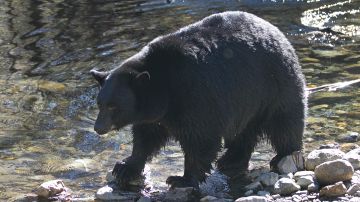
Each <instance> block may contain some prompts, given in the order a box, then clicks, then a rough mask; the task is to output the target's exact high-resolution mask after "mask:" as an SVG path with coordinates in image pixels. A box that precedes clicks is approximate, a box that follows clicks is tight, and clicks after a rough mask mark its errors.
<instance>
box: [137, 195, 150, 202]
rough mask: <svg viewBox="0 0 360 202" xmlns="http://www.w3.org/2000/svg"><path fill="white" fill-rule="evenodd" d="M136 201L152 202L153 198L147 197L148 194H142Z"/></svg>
mask: <svg viewBox="0 0 360 202" xmlns="http://www.w3.org/2000/svg"><path fill="white" fill-rule="evenodd" d="M136 202H151V198H149V197H146V196H142V197H140V198H139V200H137V201H136Z"/></svg>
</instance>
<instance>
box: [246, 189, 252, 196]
mask: <svg viewBox="0 0 360 202" xmlns="http://www.w3.org/2000/svg"><path fill="white" fill-rule="evenodd" d="M253 193H254V191H253V190H251V189H250V190H248V191H246V192H245V193H244V196H251V195H252V194H253Z"/></svg>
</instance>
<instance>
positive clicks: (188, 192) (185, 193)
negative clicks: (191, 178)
mask: <svg viewBox="0 0 360 202" xmlns="http://www.w3.org/2000/svg"><path fill="white" fill-rule="evenodd" d="M198 198H199V194H198V192H197V191H196V190H195V189H194V188H193V187H184V188H174V189H171V190H169V191H168V192H167V193H166V195H165V199H164V201H167V202H177V201H184V202H191V201H197V200H199V199H198Z"/></svg>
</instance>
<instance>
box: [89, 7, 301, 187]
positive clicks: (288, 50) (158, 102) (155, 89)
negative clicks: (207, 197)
mask: <svg viewBox="0 0 360 202" xmlns="http://www.w3.org/2000/svg"><path fill="white" fill-rule="evenodd" d="M91 73H92V75H93V76H94V77H95V78H96V80H97V81H98V82H99V83H100V86H101V87H100V92H99V94H98V97H97V104H98V107H99V109H100V112H99V115H98V117H97V120H96V123H95V127H94V128H95V131H96V132H97V133H99V134H104V133H107V132H108V131H110V130H113V129H120V128H122V127H124V126H125V125H128V124H132V132H133V151H132V155H131V156H130V157H128V158H126V159H125V160H123V161H122V162H118V163H117V164H116V165H115V167H114V169H113V175H114V176H115V177H116V179H117V181H118V182H119V183H127V182H128V181H129V180H131V179H133V178H136V177H138V176H139V175H140V174H141V171H142V169H143V168H144V166H145V163H146V161H148V160H150V159H151V157H152V156H154V155H155V154H156V153H157V152H158V151H159V149H160V148H161V147H163V146H164V145H165V143H166V142H167V140H168V139H169V138H174V139H175V140H177V141H178V142H179V143H180V145H181V148H182V150H183V152H184V155H185V168H184V175H183V176H171V177H169V178H168V179H167V183H168V184H170V185H171V186H172V187H185V186H192V187H195V188H197V187H198V186H199V183H200V182H203V181H204V180H205V178H206V173H209V171H210V169H211V168H212V166H211V163H212V162H213V161H214V160H215V159H216V157H217V153H218V151H219V150H220V149H221V146H222V139H223V140H224V147H225V148H227V150H226V153H225V154H224V155H223V156H222V157H221V158H220V159H219V160H218V161H217V163H216V165H217V167H218V169H219V170H220V171H224V172H226V170H228V169H230V170H231V169H235V170H237V171H241V170H246V169H247V167H248V163H249V160H250V156H251V153H252V152H253V150H254V147H255V145H256V144H257V142H258V141H259V139H261V138H262V137H265V138H267V139H268V140H269V142H270V143H271V144H272V146H273V148H274V149H275V151H276V152H277V156H276V157H275V158H274V159H273V160H272V163H274V162H275V163H276V162H277V161H278V160H279V159H280V158H281V157H283V156H285V155H289V154H290V153H292V152H293V151H296V150H301V149H302V135H303V130H304V125H305V124H304V118H305V115H306V108H307V98H306V93H305V90H304V89H305V81H304V76H303V74H302V73H301V68H300V65H299V62H298V58H297V56H296V54H295V51H294V49H293V47H292V46H291V44H290V43H289V41H288V40H287V39H286V37H285V36H284V35H283V34H282V33H281V32H280V31H279V30H278V29H277V28H276V27H275V26H273V25H271V24H270V23H269V22H267V21H265V20H263V19H261V18H259V17H256V16H255V15H252V14H249V13H246V12H235V11H234V12H224V13H219V14H214V15H211V16H209V17H206V18H204V19H203V20H201V21H199V22H196V23H194V24H191V25H188V26H186V27H183V28H181V29H179V30H178V31H176V32H174V33H171V34H167V35H164V36H160V37H157V38H156V39H154V40H153V41H151V42H150V43H148V44H147V45H146V46H145V47H144V48H143V49H142V50H141V51H140V52H138V53H137V54H135V55H134V56H132V57H130V58H128V59H127V60H125V61H124V62H123V63H122V64H121V65H120V66H119V67H117V68H115V69H113V70H111V71H109V72H99V71H96V70H92V71H91Z"/></svg>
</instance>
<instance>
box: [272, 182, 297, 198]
mask: <svg viewBox="0 0 360 202" xmlns="http://www.w3.org/2000/svg"><path fill="white" fill-rule="evenodd" d="M299 190H300V186H299V185H297V184H296V183H295V181H294V180H292V179H288V178H281V179H280V180H278V181H277V182H276V183H275V185H274V192H275V193H276V194H280V195H288V194H291V193H294V192H296V191H299Z"/></svg>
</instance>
